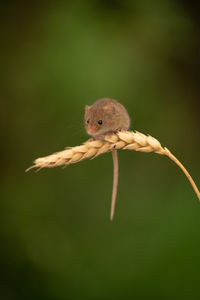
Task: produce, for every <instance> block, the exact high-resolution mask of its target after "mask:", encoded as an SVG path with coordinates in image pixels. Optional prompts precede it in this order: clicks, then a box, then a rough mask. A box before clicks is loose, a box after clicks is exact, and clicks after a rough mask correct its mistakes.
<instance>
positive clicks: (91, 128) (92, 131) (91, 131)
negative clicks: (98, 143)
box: [87, 125, 97, 135]
mask: <svg viewBox="0 0 200 300" xmlns="http://www.w3.org/2000/svg"><path fill="white" fill-rule="evenodd" d="M96 132H97V127H96V126H91V125H90V126H87V133H88V134H90V135H93V134H95V133H96Z"/></svg>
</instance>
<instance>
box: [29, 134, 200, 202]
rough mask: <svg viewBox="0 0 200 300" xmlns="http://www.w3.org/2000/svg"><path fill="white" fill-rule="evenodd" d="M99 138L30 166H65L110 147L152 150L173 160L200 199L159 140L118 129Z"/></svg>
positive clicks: (199, 193)
mask: <svg viewBox="0 0 200 300" xmlns="http://www.w3.org/2000/svg"><path fill="white" fill-rule="evenodd" d="M101 138H102V139H101V140H89V141H87V142H85V143H84V144H82V145H81V146H76V147H71V148H67V149H65V150H63V151H60V152H56V153H54V154H51V155H48V156H45V157H41V158H38V159H36V160H35V161H34V165H33V166H31V167H30V168H28V169H27V170H26V172H27V171H29V170H30V169H32V168H38V169H39V170H40V169H42V168H53V167H57V166H67V165H70V164H73V163H77V162H79V161H82V160H84V159H86V158H95V157H97V156H98V155H100V154H103V153H106V152H109V151H111V150H112V149H117V150H118V149H123V150H135V151H141V152H154V153H157V154H160V155H166V156H168V157H169V158H170V159H171V160H172V161H174V162H175V163H176V164H177V165H178V166H179V167H180V168H181V170H182V171H183V172H184V174H185V175H186V177H187V178H188V180H189V181H190V183H191V185H192V187H193V189H194V191H195V193H196V195H197V197H198V199H199V200H200V192H199V190H198V188H197V186H196V184H195V182H194V180H193V179H192V177H191V176H190V174H189V173H188V171H187V170H186V169H185V167H184V166H183V165H182V163H181V162H180V161H179V160H178V159H177V158H176V157H175V156H174V155H173V154H172V153H171V152H170V151H169V150H168V149H167V148H166V147H164V148H163V147H162V146H161V144H160V142H159V141H158V140H157V139H155V138H154V137H152V136H150V135H145V134H143V133H140V132H138V131H135V132H132V131H118V132H116V133H112V134H109V135H105V136H102V137H101Z"/></svg>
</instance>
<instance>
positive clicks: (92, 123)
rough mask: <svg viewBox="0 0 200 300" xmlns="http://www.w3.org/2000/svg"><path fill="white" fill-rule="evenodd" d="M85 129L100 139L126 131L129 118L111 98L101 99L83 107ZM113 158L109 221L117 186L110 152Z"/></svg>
mask: <svg viewBox="0 0 200 300" xmlns="http://www.w3.org/2000/svg"><path fill="white" fill-rule="evenodd" d="M84 119H85V128H86V132H87V133H88V134H89V135H91V136H93V138H95V139H101V138H102V135H105V134H109V133H113V132H116V131H118V130H121V129H124V130H128V129H129V126H130V118H129V115H128V112H127V110H126V108H125V107H124V106H123V105H122V104H120V103H119V102H117V101H116V100H114V99H111V98H102V99H99V100H97V101H96V102H94V104H92V105H91V106H88V105H86V107H85V117H84ZM112 157H113V167H114V169H113V191H112V203H111V214H110V219H111V220H112V219H113V216H114V210H115V201H116V196H117V185H118V158H117V150H115V149H113V150H112Z"/></svg>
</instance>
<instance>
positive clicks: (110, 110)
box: [104, 103, 116, 114]
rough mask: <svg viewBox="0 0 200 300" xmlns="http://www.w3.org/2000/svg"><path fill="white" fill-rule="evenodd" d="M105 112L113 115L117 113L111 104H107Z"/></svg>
mask: <svg viewBox="0 0 200 300" xmlns="http://www.w3.org/2000/svg"><path fill="white" fill-rule="evenodd" d="M104 111H105V112H106V113H112V114H114V113H115V111H116V109H115V106H114V105H111V104H110V103H109V104H107V105H106V106H104Z"/></svg>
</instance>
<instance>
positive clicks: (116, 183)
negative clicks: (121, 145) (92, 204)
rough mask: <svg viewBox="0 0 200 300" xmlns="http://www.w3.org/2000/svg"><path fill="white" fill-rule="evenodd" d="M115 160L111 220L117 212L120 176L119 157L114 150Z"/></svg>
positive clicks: (113, 156)
mask: <svg viewBox="0 0 200 300" xmlns="http://www.w3.org/2000/svg"><path fill="white" fill-rule="evenodd" d="M112 158H113V190H112V202H111V211H110V220H111V221H112V220H113V217H114V212H115V203H116V197H117V186H118V176H119V164H118V157H117V150H115V149H113V150H112Z"/></svg>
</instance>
